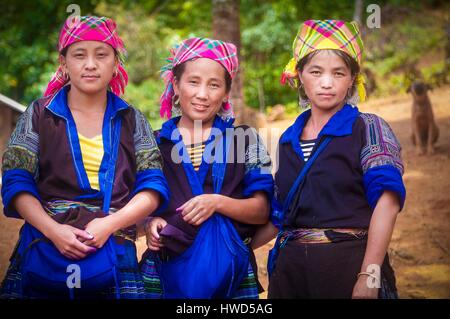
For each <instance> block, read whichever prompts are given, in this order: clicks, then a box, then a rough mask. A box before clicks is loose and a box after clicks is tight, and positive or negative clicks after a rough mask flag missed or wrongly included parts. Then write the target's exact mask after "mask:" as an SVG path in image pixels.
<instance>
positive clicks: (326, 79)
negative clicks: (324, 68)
mask: <svg viewBox="0 0 450 319" xmlns="http://www.w3.org/2000/svg"><path fill="white" fill-rule="evenodd" d="M320 86H321V87H323V88H331V87H332V86H333V78H332V77H331V76H330V75H324V76H322V77H321V79H320Z"/></svg>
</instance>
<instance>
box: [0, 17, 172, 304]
mask: <svg viewBox="0 0 450 319" xmlns="http://www.w3.org/2000/svg"><path fill="white" fill-rule="evenodd" d="M58 50H59V53H60V56H59V61H60V66H59V68H58V70H57V72H56V74H55V76H54V77H53V78H52V80H51V81H50V83H49V85H48V87H47V90H46V92H45V94H44V97H43V98H40V99H38V100H36V101H34V102H33V103H31V105H30V106H29V107H28V108H27V110H26V111H25V113H24V114H23V115H22V116H21V118H20V120H19V122H18V123H17V126H16V129H15V131H14V133H13V134H12V136H11V139H10V142H9V146H8V148H7V150H6V152H5V154H4V156H3V166H2V169H3V173H2V174H3V185H2V197H3V205H4V213H5V215H6V216H8V217H15V218H23V219H25V226H24V228H26V229H30V228H31V226H30V225H32V226H33V227H34V228H35V229H37V230H38V231H40V232H41V233H42V234H43V235H45V237H46V238H47V239H49V240H50V241H51V242H52V243H53V245H54V247H56V249H57V253H59V254H61V255H63V256H64V257H65V258H67V259H68V260H71V261H73V263H74V264H77V263H78V262H81V261H83V260H85V259H87V258H89V257H91V254H95V253H96V251H99V250H101V249H102V247H103V246H104V245H106V243H107V242H109V241H110V240H111V238H113V239H114V240H113V242H112V243H113V244H112V245H113V246H114V247H115V249H114V252H113V253H114V254H116V253H117V256H112V257H111V258H114V259H116V258H117V267H118V276H116V282H115V284H114V285H111V286H110V287H106V288H105V289H101V290H100V291H97V290H96V289H95V285H94V287H93V289H91V291H90V292H89V297H94V298H101V297H105V298H109V297H118V298H145V297H146V295H145V291H144V285H143V281H142V276H141V275H140V272H139V269H138V265H137V258H136V247H135V244H134V240H135V238H136V227H135V224H136V223H137V222H138V221H140V220H142V219H143V218H145V217H146V216H148V215H149V214H151V213H152V212H153V211H154V210H155V209H156V208H157V207H158V206H160V205H161V204H162V203H163V202H165V201H167V199H168V187H167V182H166V181H165V178H164V176H163V174H162V159H161V154H160V152H159V150H158V147H157V145H156V141H155V139H154V137H153V132H152V130H151V127H150V126H149V124H148V122H147V121H146V119H145V118H144V116H143V114H142V113H141V112H140V111H138V110H137V109H135V108H133V107H132V106H130V105H129V104H127V103H126V102H125V101H124V100H122V99H121V98H120V97H119V95H121V94H122V93H123V92H124V89H125V86H126V84H127V74H126V72H125V70H124V68H123V65H122V60H121V58H122V55H123V53H124V52H125V48H124V46H123V43H122V40H121V39H120V38H119V36H118V35H117V29H116V24H115V22H114V21H112V20H111V19H108V18H105V17H95V16H83V17H77V18H75V19H72V18H69V19H68V20H67V21H66V22H65V24H64V26H63V28H62V29H61V33H60V37H59V43H58ZM100 217H102V218H100ZM69 220H71V221H70V222H69ZM73 225H76V226H73ZM31 229H32V228H31ZM24 232H25V231H24V230H22V232H21V237H20V238H19V247H21V245H22V246H23V245H28V243H24V242H23V241H24V240H25V239H24ZM19 250H20V249H19ZM22 253H23V255H21V254H19V252H18V251H15V253H14V254H13V256H12V263H11V266H10V268H9V270H8V272H7V274H6V278H5V279H4V281H3V283H2V286H1V290H0V294H1V297H2V298H34V297H38V298H66V297H68V296H69V289H68V291H67V292H65V293H63V294H61V293H60V292H56V291H52V289H51V287H50V288H49V287H29V286H27V284H28V283H29V282H30V281H27V283H25V282H22V279H23V278H22V277H23V274H22V273H21V269H22V268H21V265H20V262H19V260H22V259H23V258H24V256H25V253H26V251H25V252H24V251H22ZM44 255H45V252H44ZM93 258H94V257H93ZM64 271H65V270H64ZM54 275H55V277H56V276H59V275H61V274H54ZM81 276H83V273H81ZM82 284H83V282H82ZM99 284H101V282H100V283H99ZM40 288H45V289H43V290H41V289H40ZM82 289H83V287H81V289H79V290H78V291H77V289H74V290H71V291H70V292H71V294H72V297H73V296H74V297H75V298H76V297H77V296H80V297H82V296H81V295H82V294H81V293H79V292H80V291H82ZM83 297H86V296H85V295H84V294H83Z"/></svg>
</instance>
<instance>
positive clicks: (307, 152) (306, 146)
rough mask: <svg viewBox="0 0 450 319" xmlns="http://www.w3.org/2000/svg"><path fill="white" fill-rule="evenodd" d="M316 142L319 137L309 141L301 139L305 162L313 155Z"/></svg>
mask: <svg viewBox="0 0 450 319" xmlns="http://www.w3.org/2000/svg"><path fill="white" fill-rule="evenodd" d="M316 142H317V139H315V140H308V141H302V140H300V147H301V149H302V153H303V158H304V159H305V162H307V161H308V159H309V157H310V156H311V152H312V150H313V148H314V145H316Z"/></svg>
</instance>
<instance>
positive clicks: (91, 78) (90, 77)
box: [81, 74, 100, 81]
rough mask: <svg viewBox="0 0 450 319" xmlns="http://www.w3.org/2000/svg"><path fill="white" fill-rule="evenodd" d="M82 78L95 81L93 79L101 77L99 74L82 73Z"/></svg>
mask: <svg viewBox="0 0 450 319" xmlns="http://www.w3.org/2000/svg"><path fill="white" fill-rule="evenodd" d="M81 78H83V79H85V80H88V81H93V80H97V79H99V78H100V76H99V75H93V74H86V75H82V76H81Z"/></svg>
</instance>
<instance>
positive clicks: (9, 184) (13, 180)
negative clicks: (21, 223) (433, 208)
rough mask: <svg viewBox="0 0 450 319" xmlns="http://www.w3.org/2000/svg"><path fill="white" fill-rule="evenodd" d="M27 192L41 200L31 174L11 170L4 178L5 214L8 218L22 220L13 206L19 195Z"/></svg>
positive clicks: (24, 171) (20, 170)
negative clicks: (15, 198)
mask: <svg viewBox="0 0 450 319" xmlns="http://www.w3.org/2000/svg"><path fill="white" fill-rule="evenodd" d="M21 192H27V193H30V194H31V195H33V196H34V197H36V198H37V199H38V200H40V196H39V191H38V189H37V186H36V182H35V181H34V178H33V176H32V175H31V173H30V172H28V171H27V170H24V169H11V170H8V171H6V172H5V173H4V175H3V176H2V198H3V213H4V214H5V216H6V217H14V218H22V217H21V216H20V215H19V213H17V211H16V210H15V209H14V208H13V207H12V206H11V201H12V199H13V198H14V196H16V195H17V194H18V193H21Z"/></svg>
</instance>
